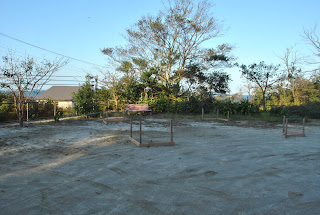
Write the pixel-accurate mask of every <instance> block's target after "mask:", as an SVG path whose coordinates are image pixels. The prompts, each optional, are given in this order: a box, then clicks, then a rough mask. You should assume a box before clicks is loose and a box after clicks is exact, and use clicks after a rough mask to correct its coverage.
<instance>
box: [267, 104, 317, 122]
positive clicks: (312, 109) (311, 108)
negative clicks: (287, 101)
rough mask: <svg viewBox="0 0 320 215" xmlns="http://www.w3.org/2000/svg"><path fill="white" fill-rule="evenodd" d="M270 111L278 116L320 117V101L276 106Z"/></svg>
mask: <svg viewBox="0 0 320 215" xmlns="http://www.w3.org/2000/svg"><path fill="white" fill-rule="evenodd" d="M270 113H271V114H273V115H276V116H284V115H285V116H295V117H307V118H311V119H320V103H319V102H317V103H310V104H306V105H300V106H296V105H294V106H278V107H276V106H274V107H272V108H271V110H270Z"/></svg>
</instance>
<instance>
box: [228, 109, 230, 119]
mask: <svg viewBox="0 0 320 215" xmlns="http://www.w3.org/2000/svg"><path fill="white" fill-rule="evenodd" d="M229 120H230V112H229V111H228V122H229Z"/></svg>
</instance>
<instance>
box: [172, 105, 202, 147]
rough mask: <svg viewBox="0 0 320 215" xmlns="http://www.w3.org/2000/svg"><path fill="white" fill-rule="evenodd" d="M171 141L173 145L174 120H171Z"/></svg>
mask: <svg viewBox="0 0 320 215" xmlns="http://www.w3.org/2000/svg"><path fill="white" fill-rule="evenodd" d="M202 110H203V109H202ZM170 141H171V143H173V120H172V119H171V120H170Z"/></svg>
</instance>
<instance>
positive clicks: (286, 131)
mask: <svg viewBox="0 0 320 215" xmlns="http://www.w3.org/2000/svg"><path fill="white" fill-rule="evenodd" d="M284 135H285V137H286V138H288V118H286V129H285V133H284Z"/></svg>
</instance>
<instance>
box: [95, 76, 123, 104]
mask: <svg viewBox="0 0 320 215" xmlns="http://www.w3.org/2000/svg"><path fill="white" fill-rule="evenodd" d="M100 72H101V73H102V74H103V75H104V78H103V79H102V81H101V82H102V84H103V85H104V86H106V87H107V88H108V89H110V91H111V94H112V96H113V100H114V101H115V105H116V110H118V103H119V98H120V96H121V90H123V89H120V88H121V86H120V79H121V76H119V73H118V72H117V71H110V70H106V71H102V70H100Z"/></svg>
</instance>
